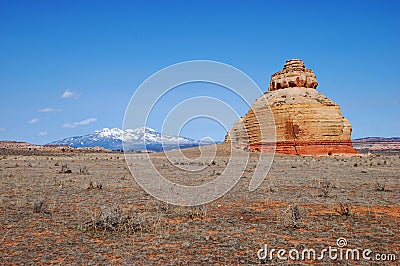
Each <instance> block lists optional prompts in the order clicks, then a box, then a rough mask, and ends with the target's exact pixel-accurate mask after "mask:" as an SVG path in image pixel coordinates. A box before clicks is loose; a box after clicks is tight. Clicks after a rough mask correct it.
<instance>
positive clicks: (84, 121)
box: [63, 118, 97, 128]
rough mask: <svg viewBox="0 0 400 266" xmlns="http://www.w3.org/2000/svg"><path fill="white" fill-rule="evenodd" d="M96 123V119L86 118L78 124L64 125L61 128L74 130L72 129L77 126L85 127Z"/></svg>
mask: <svg viewBox="0 0 400 266" xmlns="http://www.w3.org/2000/svg"><path fill="white" fill-rule="evenodd" d="M96 121H97V118H88V119H85V120H82V121H78V122H74V123H66V124H64V125H63V127H65V128H74V127H77V126H85V125H88V124H90V123H93V122H96Z"/></svg>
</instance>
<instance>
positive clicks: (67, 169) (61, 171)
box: [58, 164, 72, 174]
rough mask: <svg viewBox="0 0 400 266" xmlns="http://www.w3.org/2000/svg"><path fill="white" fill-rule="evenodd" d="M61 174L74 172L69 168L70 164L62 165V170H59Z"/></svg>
mask: <svg viewBox="0 0 400 266" xmlns="http://www.w3.org/2000/svg"><path fill="white" fill-rule="evenodd" d="M58 173H60V174H72V170H71V169H69V168H68V165H66V164H63V165H61V169H60V171H58Z"/></svg>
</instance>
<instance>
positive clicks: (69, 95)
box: [61, 89, 82, 99]
mask: <svg viewBox="0 0 400 266" xmlns="http://www.w3.org/2000/svg"><path fill="white" fill-rule="evenodd" d="M81 95H82V93H80V92H79V91H71V90H70V89H68V90H66V91H64V93H63V95H61V98H63V99H78V98H79V97H80V96H81Z"/></svg>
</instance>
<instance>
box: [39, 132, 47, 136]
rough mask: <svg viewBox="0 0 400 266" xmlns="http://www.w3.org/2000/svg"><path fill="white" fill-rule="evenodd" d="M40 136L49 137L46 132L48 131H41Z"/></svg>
mask: <svg viewBox="0 0 400 266" xmlns="http://www.w3.org/2000/svg"><path fill="white" fill-rule="evenodd" d="M38 135H39V136H46V135H47V132H46V131H41V132H39V134H38Z"/></svg>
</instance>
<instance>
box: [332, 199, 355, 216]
mask: <svg viewBox="0 0 400 266" xmlns="http://www.w3.org/2000/svg"><path fill="white" fill-rule="evenodd" d="M335 211H336V212H337V213H338V214H340V215H342V216H350V215H351V213H352V212H351V207H350V204H348V203H343V202H339V204H338V205H337V206H336V207H335Z"/></svg>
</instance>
